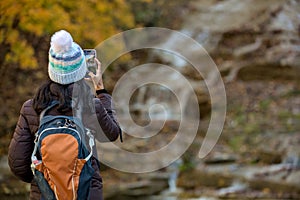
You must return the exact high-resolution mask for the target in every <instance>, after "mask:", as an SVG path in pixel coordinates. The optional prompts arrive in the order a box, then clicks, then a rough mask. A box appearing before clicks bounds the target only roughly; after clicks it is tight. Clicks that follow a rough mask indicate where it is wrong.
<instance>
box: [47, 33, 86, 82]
mask: <svg viewBox="0 0 300 200" xmlns="http://www.w3.org/2000/svg"><path fill="white" fill-rule="evenodd" d="M86 72H87V67H86V62H85V56H84V53H83V50H82V49H81V47H80V46H79V45H78V44H76V43H75V42H74V41H73V38H72V36H71V35H70V33H68V32H67V31H65V30H60V31H58V32H56V33H54V34H53V36H52V37H51V43H50V50H49V64H48V73H49V77H50V79H51V80H52V81H54V82H56V83H60V84H63V85H65V84H69V83H73V82H76V81H79V80H81V79H83V78H84V76H85V74H86Z"/></svg>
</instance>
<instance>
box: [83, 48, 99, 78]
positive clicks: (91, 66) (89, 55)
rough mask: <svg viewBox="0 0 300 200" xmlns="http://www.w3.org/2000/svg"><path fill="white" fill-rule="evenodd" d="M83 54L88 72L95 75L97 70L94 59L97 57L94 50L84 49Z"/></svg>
mask: <svg viewBox="0 0 300 200" xmlns="http://www.w3.org/2000/svg"><path fill="white" fill-rule="evenodd" d="M83 52H84V55H85V61H86V65H87V69H88V71H89V72H93V73H94V74H96V70H97V63H96V61H95V58H96V57H97V54H96V50H95V49H84V50H83Z"/></svg>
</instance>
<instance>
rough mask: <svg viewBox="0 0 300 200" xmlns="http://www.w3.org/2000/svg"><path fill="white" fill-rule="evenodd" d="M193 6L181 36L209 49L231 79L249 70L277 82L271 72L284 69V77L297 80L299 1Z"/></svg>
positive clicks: (235, 0) (207, 1) (204, 0)
mask: <svg viewBox="0 0 300 200" xmlns="http://www.w3.org/2000/svg"><path fill="white" fill-rule="evenodd" d="M192 8H193V9H192V10H193V11H191V12H190V13H189V14H188V16H187V17H186V18H185V19H186V21H185V22H184V25H183V28H182V30H181V32H183V33H185V34H186V35H188V36H190V37H192V38H193V39H195V40H196V41H197V42H199V43H200V44H201V45H202V46H203V47H204V48H205V49H206V50H207V51H208V53H209V54H210V55H211V56H212V57H213V58H214V61H215V62H216V64H217V65H218V67H219V69H220V70H221V72H224V73H225V74H226V75H227V76H226V78H227V79H226V80H228V81H231V80H233V79H235V78H236V76H237V75H238V73H239V71H240V70H241V69H242V68H245V67H249V68H250V70H246V69H243V71H241V72H240V73H243V72H244V73H248V74H249V73H252V72H257V73H265V75H266V76H268V74H269V73H270V72H271V74H269V75H270V76H271V78H274V77H273V76H274V75H272V74H273V73H272V70H274V69H280V70H282V68H284V69H286V70H287V72H285V78H288V79H290V78H296V77H295V75H294V74H295V73H291V72H290V71H289V70H296V71H297V70H299V69H300V37H299V32H300V15H299V12H300V2H299V1H296V0H265V1H261V0H247V1H240V0H223V1H218V0H199V1H194V2H193V3H192ZM174 44H175V45H176V42H174ZM177 45H178V44H177ZM187 51H188V48H187ZM191 53H192V52H191ZM271 66H272V67H271ZM298 72H299V71H298ZM275 75H276V74H275ZM282 75H283V74H282V73H279V74H277V76H282ZM259 78H261V77H259ZM276 78H277V77H276Z"/></svg>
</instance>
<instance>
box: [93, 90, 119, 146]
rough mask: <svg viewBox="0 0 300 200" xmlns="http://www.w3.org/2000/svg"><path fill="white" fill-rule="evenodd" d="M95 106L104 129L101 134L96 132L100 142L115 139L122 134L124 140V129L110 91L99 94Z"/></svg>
mask: <svg viewBox="0 0 300 200" xmlns="http://www.w3.org/2000/svg"><path fill="white" fill-rule="evenodd" d="M99 100H100V101H99ZM95 108H96V115H97V119H98V123H99V125H100V127H101V130H102V131H100V134H99V133H97V134H96V138H97V140H98V141H100V142H108V141H115V140H116V139H117V138H118V137H119V136H120V139H121V141H122V131H121V128H120V126H119V124H118V122H117V119H116V115H115V111H114V109H113V103H112V98H111V96H110V95H109V94H108V93H99V94H97V98H96V101H95Z"/></svg>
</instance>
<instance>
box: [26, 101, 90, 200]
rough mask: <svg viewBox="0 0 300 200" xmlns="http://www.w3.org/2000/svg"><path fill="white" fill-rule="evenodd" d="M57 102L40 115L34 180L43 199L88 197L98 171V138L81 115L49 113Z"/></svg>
mask: <svg viewBox="0 0 300 200" xmlns="http://www.w3.org/2000/svg"><path fill="white" fill-rule="evenodd" d="M57 104H58V102H57V101H55V102H52V104H51V105H50V106H49V107H48V108H46V109H45V110H43V112H42V113H41V114H40V125H39V128H38V131H37V132H36V134H35V141H34V142H35V146H34V150H33V153H32V156H31V161H32V164H31V168H32V171H33V174H34V179H35V181H36V182H37V185H38V187H39V189H40V191H41V193H42V199H43V200H44V199H45V200H69V199H72V200H75V199H80V200H83V199H87V198H89V189H90V185H91V179H92V176H93V174H94V169H93V167H92V161H91V157H92V155H93V151H92V149H93V146H94V137H93V135H92V132H91V130H89V129H87V128H85V127H84V126H83V124H82V121H81V120H80V118H77V117H73V116H63V115H58V116H52V115H46V113H47V111H49V110H50V109H51V108H53V107H54V106H55V105H57ZM87 139H88V141H89V149H90V151H89V150H88V148H87V145H86V140H87Z"/></svg>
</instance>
